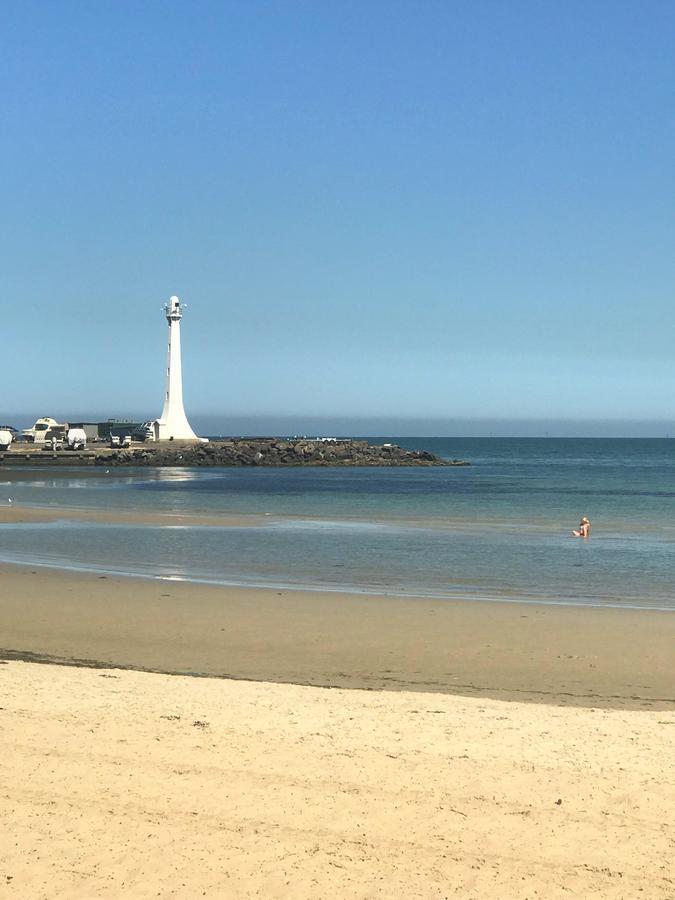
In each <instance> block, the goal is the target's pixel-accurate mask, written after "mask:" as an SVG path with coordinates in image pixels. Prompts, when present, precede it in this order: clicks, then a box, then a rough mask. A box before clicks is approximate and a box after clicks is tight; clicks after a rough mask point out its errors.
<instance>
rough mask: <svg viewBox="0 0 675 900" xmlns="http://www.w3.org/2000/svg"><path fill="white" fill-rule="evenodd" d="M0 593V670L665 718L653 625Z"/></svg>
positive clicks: (6, 585)
mask: <svg viewBox="0 0 675 900" xmlns="http://www.w3.org/2000/svg"><path fill="white" fill-rule="evenodd" d="M0 580H1V584H2V593H1V597H0V659H4V660H17V659H24V660H30V661H40V662H45V663H59V664H62V665H70V666H97V667H101V668H120V669H129V670H138V671H148V672H159V673H165V674H174V675H193V676H200V677H207V678H208V677H211V678H218V679H232V680H251V681H256V682H275V683H279V684H299V685H313V686H317V687H328V688H358V689H362V690H385V691H395V692H405V691H423V692H434V693H440V694H454V695H460V696H467V697H470V696H474V697H486V698H493V699H510V700H525V701H528V702H533V703H545V704H552V705H560V706H580V707H593V708H598V707H599V708H623V709H664V710H673V709H675V663H674V661H673V654H672V647H673V646H675V616H674V615H673V614H672V613H671V612H669V611H655V610H631V609H617V608H602V609H601V608H597V607H580V606H559V605H538V604H532V603H518V602H508V603H495V602H478V603H477V602H475V601H460V600H456V601H448V600H435V599H430V598H405V597H388V596H381V595H367V594H349V593H339V594H337V593H336V594H332V593H329V592H319V591H297V590H285V589H280V590H277V589H272V588H270V589H266V588H265V589H264V588H223V587H217V586H211V585H203V584H194V583H189V582H176V581H172V580H159V579H137V578H133V577H123V576H102V575H92V574H89V573H75V572H64V571H61V570H43V569H39V568H38V567H35V568H33V569H31V568H30V567H29V566H11V565H4V564H3V565H0ZM646 613H647V614H646Z"/></svg>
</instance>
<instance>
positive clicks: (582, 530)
mask: <svg viewBox="0 0 675 900" xmlns="http://www.w3.org/2000/svg"><path fill="white" fill-rule="evenodd" d="M590 533H591V523H590V522H589V521H588V519H587V518H586V516H584V517H583V518H582V520H581V522H579V530H578V531H577V530H574V531H573V532H572V534H573V535H574V537H584V538H587V537H588V536H589V535H590Z"/></svg>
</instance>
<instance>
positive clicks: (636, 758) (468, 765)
mask: <svg viewBox="0 0 675 900" xmlns="http://www.w3.org/2000/svg"><path fill="white" fill-rule="evenodd" d="M0 686H1V691H2V703H1V706H2V709H1V710H0V722H1V723H2V735H3V737H2V744H3V746H2V759H3V766H2V770H3V776H2V790H1V791H0V809H1V810H2V816H3V822H5V827H4V828H3V830H2V837H1V838H0V859H1V864H0V865H1V869H0V879H1V880H2V884H3V896H6V897H17V898H18V897H21V898H26V897H30V898H57V897H58V898H92V897H97V898H98V897H122V896H131V897H135V898H145V897H158V896H159V897H170V896H171V897H182V898H191V897H198V896H206V897H266V898H286V897H295V898H310V897H311V898H317V897H340V898H370V897H387V898H391V897H420V898H427V897H428V898H434V897H439V898H442V897H473V898H484V897H491V898H505V897H508V898H526V897H529V898H533V897H547V898H557V897H570V896H575V897H582V896H583V897H588V896H598V897H603V898H628V897H631V898H632V897H643V896H644V897H649V898H672V897H673V896H675V871H674V869H673V862H672V860H673V847H674V844H675V824H674V820H673V809H675V787H674V786H673V780H672V778H671V776H670V766H671V762H672V759H673V753H674V752H675V715H674V714H673V712H672V711H671V712H668V713H665V712H662V711H647V712H640V711H634V710H600V709H584V708H576V709H569V708H568V709H563V708H560V707H555V706H547V705H544V704H532V703H527V704H525V703H517V702H505V701H495V700H485V699H476V698H461V697H455V696H448V695H439V694H429V693H425V694H420V693H414V692H397V693H393V692H382V691H378V692H373V693H371V692H366V691H352V690H325V689H320V688H312V687H302V686H297V685H278V684H264V683H253V682H247V681H228V680H221V679H207V678H187V677H181V676H166V675H158V674H148V673H140V672H130V671H120V670H107V671H102V670H91V669H86V668H73V667H64V666H52V665H35V664H29V663H23V662H9V663H5V664H4V665H2V666H0Z"/></svg>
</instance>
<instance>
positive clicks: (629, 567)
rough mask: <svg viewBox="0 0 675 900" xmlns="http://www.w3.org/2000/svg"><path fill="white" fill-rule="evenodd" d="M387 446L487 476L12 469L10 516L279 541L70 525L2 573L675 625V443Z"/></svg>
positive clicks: (0, 531) (25, 550)
mask: <svg viewBox="0 0 675 900" xmlns="http://www.w3.org/2000/svg"><path fill="white" fill-rule="evenodd" d="M383 440H385V439H384V438H383ZM386 440H390V441H394V442H397V443H400V444H401V445H403V446H408V447H415V448H419V449H429V450H431V451H433V452H436V453H439V454H440V455H443V456H446V457H449V458H454V457H461V458H465V459H468V460H470V461H471V462H472V466H471V467H467V468H447V469H433V468H429V469H426V468H420V469H407V468H400V469H371V468H368V469H339V468H336V469H309V468H307V469H206V470H204V469H202V470H185V469H160V470H148V469H135V470H131V469H124V470H115V469H112V470H111V471H110V473H109V474H106V473H105V472H104V471H103V470H97V471H96V472H95V473H92V472H91V470H86V471H83V470H79V471H78V470H77V469H75V468H73V469H72V470H69V471H67V472H64V471H63V470H61V471H59V472H58V473H53V474H52V473H48V474H47V473H45V472H43V471H41V472H33V473H29V472H27V471H25V470H24V471H22V470H16V469H4V470H0V482H3V483H1V484H0V503H6V502H7V498H8V497H11V498H12V501H13V503H14V504H15V505H24V506H46V507H49V506H52V507H78V508H95V509H112V510H119V511H125V510H126V511H135V512H141V513H142V512H166V513H174V514H175V513H194V514H197V515H205V514H208V515H212V516H218V515H232V514H235V515H249V514H257V515H261V516H263V524H262V526H260V527H211V526H209V527H203V526H189V527H182V526H181V527H176V526H171V527H167V526H162V527H160V526H149V525H134V526H131V525H92V524H90V523H86V524H83V523H77V522H76V521H73V520H71V521H69V520H68V517H67V515H66V516H65V517H64V521H61V522H58V523H53V524H46V525H18V526H0V560H2V561H5V562H8V561H9V562H22V563H30V564H43V565H55V566H62V567H70V568H84V569H90V570H94V571H100V572H104V571H105V572H121V573H127V574H141V575H145V576H149V577H165V578H179V579H188V580H195V581H207V582H214V583H224V584H257V585H269V586H296V587H323V588H328V589H331V590H362V591H377V592H385V593H390V594H398V595H427V596H436V597H447V598H449V599H452V598H457V597H468V598H476V599H493V600H530V601H544V602H549V603H574V604H594V605H613V606H632V607H646V608H661V609H664V608H666V609H675V590H673V585H674V584H675V515H674V513H675V443H674V442H672V441H670V440H616V439H612V440H602V439H586V440H571V439H560V440H559V439H550V440H537V439H467V438H464V439H440V438H413V439H405V440H404V439H396V438H386ZM5 495H6V496H5ZM265 514H268V515H265ZM582 515H588V516H589V518H590V519H591V522H592V523H593V531H592V537H591V539H590V540H589V541H581V540H575V539H573V538H572V537H571V536H570V530H571V528H572V527H574V526H575V525H576V524H577V523H578V521H579V518H580V517H581V516H582ZM265 519H269V521H265Z"/></svg>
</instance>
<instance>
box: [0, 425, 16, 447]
mask: <svg viewBox="0 0 675 900" xmlns="http://www.w3.org/2000/svg"><path fill="white" fill-rule="evenodd" d="M13 440H14V435H13V434H12V432H11V431H10V430H9V429H8V428H0V450H2V451H4V450H9V448H10V447H11V445H12V441H13Z"/></svg>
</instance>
